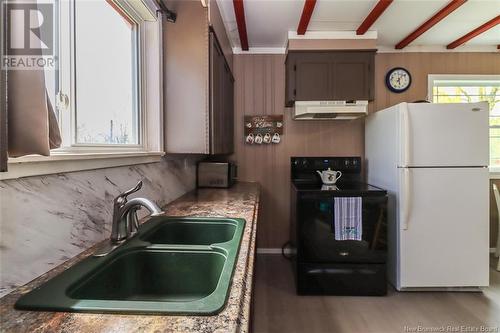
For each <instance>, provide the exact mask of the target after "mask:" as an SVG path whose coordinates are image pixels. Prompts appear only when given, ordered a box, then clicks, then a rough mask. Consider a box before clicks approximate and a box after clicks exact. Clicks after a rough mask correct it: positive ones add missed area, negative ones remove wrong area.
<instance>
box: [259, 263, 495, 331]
mask: <svg viewBox="0 0 500 333" xmlns="http://www.w3.org/2000/svg"><path fill="white" fill-rule="evenodd" d="M255 283H256V285H255V294H254V295H255V296H254V297H255V298H254V303H253V322H252V326H253V332H255V333H261V332H262V333H263V332H266V333H267V332H269V333H272V332H280V333H281V332H283V333H292V332H301V333H302V332H304V333H313V332H322V333H323V332H335V333H343V332H355V333H370V332H377V333H378V332H380V333H390V332H418V330H417V329H419V327H420V330H421V332H425V331H423V329H427V332H432V331H431V330H432V329H441V328H442V327H443V330H442V331H438V330H434V332H476V329H477V332H484V329H483V330H481V327H483V328H486V329H488V328H489V329H490V330H489V332H500V272H497V271H495V270H493V269H491V273H490V283H491V286H490V287H489V288H487V289H485V290H484V292H483V293H467V292H405V293H400V292H395V291H394V290H393V289H392V288H391V289H390V291H389V294H388V296H386V297H340V296H328V297H323V296H297V295H296V294H295V289H294V281H293V276H292V270H291V266H290V263H289V262H288V261H287V260H286V259H284V258H283V257H281V256H280V255H258V256H257V266H256V280H255ZM448 326H451V327H448ZM457 326H458V328H457ZM460 326H464V327H462V328H461V327H460ZM453 329H458V330H453Z"/></svg>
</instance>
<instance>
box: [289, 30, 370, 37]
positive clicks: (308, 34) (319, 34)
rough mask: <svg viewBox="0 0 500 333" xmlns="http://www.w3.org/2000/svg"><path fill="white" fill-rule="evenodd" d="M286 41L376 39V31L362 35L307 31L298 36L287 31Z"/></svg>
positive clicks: (293, 32) (343, 32)
mask: <svg viewBox="0 0 500 333" xmlns="http://www.w3.org/2000/svg"><path fill="white" fill-rule="evenodd" d="M288 39H377V31H372V30H371V31H367V32H366V33H365V34H364V35H357V34H356V31H354V30H353V31H307V32H306V34H305V35H299V34H297V32H295V31H288Z"/></svg>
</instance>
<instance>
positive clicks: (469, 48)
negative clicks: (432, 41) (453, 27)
mask: <svg viewBox="0 0 500 333" xmlns="http://www.w3.org/2000/svg"><path fill="white" fill-rule="evenodd" d="M377 52H378V53H415V52H443V53H457V52H486V53H488V52H495V53H498V50H497V47H496V46H495V45H465V46H463V47H461V48H457V49H451V50H449V49H447V48H446V46H444V45H412V46H407V47H405V48H404V49H394V45H377Z"/></svg>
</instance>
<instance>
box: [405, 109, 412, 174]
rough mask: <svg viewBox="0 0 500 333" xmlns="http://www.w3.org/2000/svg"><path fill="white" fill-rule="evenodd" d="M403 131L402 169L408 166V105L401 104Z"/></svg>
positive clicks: (409, 145)
mask: <svg viewBox="0 0 500 333" xmlns="http://www.w3.org/2000/svg"><path fill="white" fill-rule="evenodd" d="M403 129H404V161H403V162H404V167H408V166H409V165H410V149H411V148H410V147H411V144H410V112H409V111H408V104H407V103H404V104H403Z"/></svg>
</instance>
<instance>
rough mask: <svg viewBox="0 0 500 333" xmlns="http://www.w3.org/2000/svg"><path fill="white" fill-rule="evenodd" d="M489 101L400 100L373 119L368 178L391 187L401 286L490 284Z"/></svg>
mask: <svg viewBox="0 0 500 333" xmlns="http://www.w3.org/2000/svg"><path fill="white" fill-rule="evenodd" d="M488 116H489V110H488V104H487V103H486V102H481V103H470V104H429V103H401V104H398V105H395V106H393V107H390V108H387V109H384V110H381V111H378V112H375V113H374V114H372V115H370V116H368V117H367V119H366V123H365V124H366V125H365V156H366V164H365V165H366V169H367V181H368V183H369V184H372V185H375V186H379V187H382V188H385V189H386V190H387V191H388V194H389V204H388V207H389V208H388V240H389V255H388V277H389V281H391V283H392V284H393V285H394V287H395V288H396V289H397V290H401V291H403V290H427V289H429V290H434V289H443V290H449V289H450V288H451V289H455V288H457V289H459V290H466V289H469V288H470V289H476V288H477V287H482V286H487V285H488V284H489V189H488V186H489V177H488V168H487V166H488V161H489V158H488V156H489V135H488V131H489V127H488V119H489V118H488Z"/></svg>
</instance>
